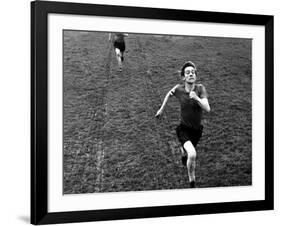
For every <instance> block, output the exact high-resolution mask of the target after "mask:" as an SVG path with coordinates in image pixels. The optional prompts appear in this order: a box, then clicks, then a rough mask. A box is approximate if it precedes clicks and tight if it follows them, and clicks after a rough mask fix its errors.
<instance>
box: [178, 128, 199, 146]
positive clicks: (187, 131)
mask: <svg viewBox="0 0 281 226" xmlns="http://www.w3.org/2000/svg"><path fill="white" fill-rule="evenodd" d="M176 132H177V136H178V139H179V142H180V143H181V145H182V146H183V145H184V143H185V142H187V141H191V143H192V144H193V146H194V147H196V145H197V144H198V142H199V140H200V138H201V136H202V132H203V126H202V125H201V128H200V129H199V130H198V129H193V128H191V127H187V126H185V125H183V124H180V125H178V127H177V128H176Z"/></svg>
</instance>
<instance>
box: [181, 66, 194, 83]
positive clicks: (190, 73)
mask: <svg viewBox="0 0 281 226" xmlns="http://www.w3.org/2000/svg"><path fill="white" fill-rule="evenodd" d="M184 81H185V82H188V83H194V82H195V81H196V74H195V69H194V67H191V66H189V67H186V68H185V69H184Z"/></svg>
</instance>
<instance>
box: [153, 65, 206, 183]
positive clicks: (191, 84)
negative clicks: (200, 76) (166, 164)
mask: <svg viewBox="0 0 281 226" xmlns="http://www.w3.org/2000/svg"><path fill="white" fill-rule="evenodd" d="M181 78H182V80H183V82H184V84H177V85H176V86H174V87H173V88H172V89H171V90H170V91H169V92H168V93H167V95H166V96H165V98H164V101H163V103H162V106H161V107H160V109H159V110H158V111H157V113H156V115H155V117H156V118H159V117H160V116H161V115H162V114H163V111H164V109H165V106H166V104H167V102H168V99H169V98H170V97H171V96H175V97H176V98H177V99H178V100H179V103H180V106H181V120H180V125H179V126H178V127H177V128H176V133H177V137H178V140H179V142H180V143H181V155H182V163H183V165H184V166H186V167H187V172H188V176H189V182H190V187H191V188H194V187H195V167H196V150H195V147H196V145H197V143H198V142H199V140H200V138H201V136H202V131H203V126H202V125H201V118H202V110H205V111H206V112H210V105H209V102H208V96H207V92H206V89H205V87H204V86H203V85H202V84H196V83H195V82H196V79H197V71H196V66H195V64H194V63H192V62H191V61H188V62H186V63H185V64H184V65H183V66H182V68H181Z"/></svg>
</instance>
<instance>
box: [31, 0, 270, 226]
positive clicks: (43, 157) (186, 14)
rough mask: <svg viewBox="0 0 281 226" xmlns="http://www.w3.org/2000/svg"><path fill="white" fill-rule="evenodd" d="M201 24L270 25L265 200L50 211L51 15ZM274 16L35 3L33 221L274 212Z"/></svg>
mask: <svg viewBox="0 0 281 226" xmlns="http://www.w3.org/2000/svg"><path fill="white" fill-rule="evenodd" d="M50 13H57V14H72V15H95V16H111V17H123V18H146V19H161V20H177V21H197V22H198V21H199V22H212V23H225V24H243V25H245V24H247V25H262V26H264V27H265V72H264V73H265V122H264V123H265V147H264V148H265V198H264V200H256V201H241V202H224V203H204V204H191V205H173V206H157V207H141V208H125V209H106V210H90V211H89V210H87V211H71V212H54V213H52V212H48V179H47V178H48V55H47V53H48V51H47V50H48V14H50ZM273 21H274V18H273V16H268V15H250V14H238V13H221V12H206V11H189V10H175V9H157V8H142V7H127V6H126V7H125V6H115V5H95V4H80V3H62V2H44V1H35V2H31V223H32V224H52V223H70V222H86V221H101V220H117V219H133V218H148V217H165V216H180V215H192V214H210V213H226V212H241V211H257V210H272V209H273V208H274V185H273V183H274V181H273V178H274V172H273V169H274V165H273V123H274V122H273V100H274V99H273V98H274V96H273V93H274V91H273V84H274V82H273V46H274V44H273Z"/></svg>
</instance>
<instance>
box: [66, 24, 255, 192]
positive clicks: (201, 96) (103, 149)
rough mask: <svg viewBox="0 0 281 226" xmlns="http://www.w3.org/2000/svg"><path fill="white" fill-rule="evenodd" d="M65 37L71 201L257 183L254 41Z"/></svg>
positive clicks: (110, 34)
mask: <svg viewBox="0 0 281 226" xmlns="http://www.w3.org/2000/svg"><path fill="white" fill-rule="evenodd" d="M62 38H63V194H65V195H67V194H81V193H106V192H127V191H148V190H167V189H201V188H213V187H230V186H231V187H233V186H251V185H252V39H250V38H236V37H210V36H188V35H173V34H141V33H130V32H117V31H104V32H101V31H91V30H87V31H85V30H63V32H62Z"/></svg>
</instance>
